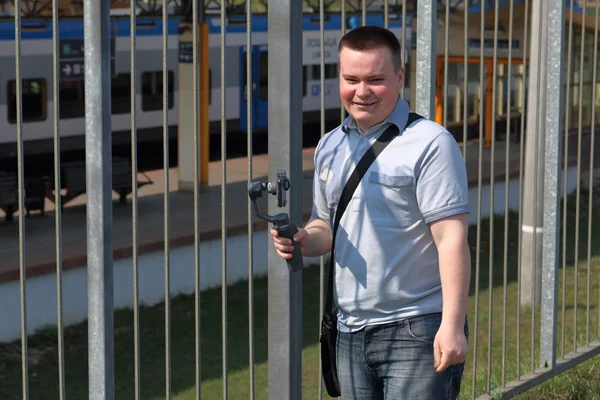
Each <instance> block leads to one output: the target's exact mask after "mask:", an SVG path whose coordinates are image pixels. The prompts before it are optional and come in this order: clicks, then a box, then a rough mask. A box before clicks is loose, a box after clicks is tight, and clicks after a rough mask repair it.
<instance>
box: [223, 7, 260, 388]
mask: <svg viewBox="0 0 600 400" xmlns="http://www.w3.org/2000/svg"><path fill="white" fill-rule="evenodd" d="M226 3H227V2H225V1H221V38H220V39H221V55H220V57H221V71H220V72H221V105H220V108H221V320H222V324H221V335H222V336H221V340H222V346H223V349H222V357H223V363H222V372H223V399H228V398H229V382H228V380H229V376H228V370H229V363H228V361H229V360H228V346H227V328H228V327H227V224H226V222H227V207H226V201H227V117H226V115H225V102H226V92H225V90H226V84H225V46H226V43H225V34H226V22H225V21H226V18H225V14H226V12H227V9H226V7H227V4H226ZM248 51H250V52H252V48H249V49H248ZM248 84H250V85H252V81H248ZM251 87H252V86H250V87H249V88H248V91H250V88H251ZM248 156H250V154H248Z"/></svg>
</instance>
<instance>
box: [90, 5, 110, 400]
mask: <svg viewBox="0 0 600 400" xmlns="http://www.w3.org/2000/svg"><path fill="white" fill-rule="evenodd" d="M109 26H110V2H109V0H102V1H98V0H84V2H83V28H84V36H83V37H84V48H85V115H86V119H85V148H86V151H85V155H86V175H87V195H88V201H87V227H88V229H87V249H88V257H87V260H88V261H87V262H88V318H89V322H88V349H89V361H88V362H89V398H90V399H91V400H100V399H102V400H107V399H113V398H114V359H113V353H114V326H113V324H114V323H113V271H112V162H111V159H112V148H111V104H110V92H111V87H110V84H111V71H110V38H109V35H110V33H109Z"/></svg>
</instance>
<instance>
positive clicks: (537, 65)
mask: <svg viewBox="0 0 600 400" xmlns="http://www.w3.org/2000/svg"><path fill="white" fill-rule="evenodd" d="M545 4H546V2H545V1H542V0H535V1H532V14H531V26H532V28H531V33H530V36H531V52H530V61H529V62H530V66H531V71H532V74H531V76H530V80H529V87H528V100H527V133H526V154H525V162H526V164H527V165H528V167H527V168H525V176H524V187H523V192H524V194H523V197H524V202H525V205H524V208H523V225H522V226H521V230H522V231H523V232H522V235H523V244H522V249H521V254H522V258H523V261H522V264H523V268H522V275H523V276H522V277H521V279H522V280H523V281H524V282H523V283H524V287H522V288H521V289H522V293H521V298H522V305H527V306H532V324H533V319H534V317H535V315H534V314H535V312H536V308H538V307H539V306H540V302H541V292H540V289H541V285H540V282H541V270H540V269H539V268H537V267H538V266H539V264H540V262H541V257H542V247H541V243H542V240H541V235H542V231H543V227H542V226H540V224H541V222H542V218H543V215H542V214H543V212H542V204H541V202H542V201H543V198H544V197H543V196H544V194H543V187H542V186H541V185H538V182H543V181H540V180H539V179H543V172H544V171H543V168H544V165H543V160H542V159H541V158H540V157H538V155H539V154H543V152H544V148H543V146H544V142H543V141H542V140H541V139H540V137H541V135H542V133H543V131H544V122H545V118H544V117H543V116H544V115H545V112H544V110H543V107H544V106H545V103H544V99H543V97H544V96H545V91H544V89H545V88H544V80H545V78H546V76H545V72H544V71H545V68H546V67H545V65H546V64H545V62H544V57H545V53H546V48H545V46H543V39H542V37H543V36H542V37H540V35H542V32H545V28H544V23H545V19H544V17H543V16H544V12H543V10H544V9H545V8H544V6H545ZM544 34H545V33H544ZM539 176H542V178H539ZM538 203H539V204H538ZM532 328H533V326H532ZM531 332H532V335H534V332H535V329H532V331H531ZM532 340H533V337H532ZM531 345H532V346H534V344H533V343H532V344H531ZM532 349H533V347H532ZM531 365H532V368H535V363H534V362H533V359H532V364H531Z"/></svg>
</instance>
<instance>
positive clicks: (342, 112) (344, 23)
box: [319, 0, 346, 326]
mask: <svg viewBox="0 0 600 400" xmlns="http://www.w3.org/2000/svg"><path fill="white" fill-rule="evenodd" d="M341 25H342V26H341V28H342V32H341V33H342V36H344V35H345V34H346V0H342V20H341ZM338 70H339V60H338ZM338 79H339V77H338ZM345 117H346V110H345V109H344V105H343V104H342V103H341V102H340V123H343V122H344V118H345ZM321 280H323V273H321ZM322 286H323V285H321V287H322ZM319 317H320V316H319ZM319 326H320V322H319Z"/></svg>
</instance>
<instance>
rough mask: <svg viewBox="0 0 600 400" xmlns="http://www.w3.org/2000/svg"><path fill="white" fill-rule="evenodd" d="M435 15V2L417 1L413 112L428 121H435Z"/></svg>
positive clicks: (432, 0) (429, 0)
mask: <svg viewBox="0 0 600 400" xmlns="http://www.w3.org/2000/svg"><path fill="white" fill-rule="evenodd" d="M436 14H437V1H434V0H419V2H418V5H417V68H416V71H417V75H416V82H415V93H416V99H415V103H414V104H415V107H414V110H415V112H417V113H419V114H421V115H422V116H424V117H426V118H430V119H435V73H436V69H435V54H436V48H435V42H436V35H437V34H436V19H437V16H436ZM402 29H404V27H403V28H402ZM411 101H412V99H411Z"/></svg>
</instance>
